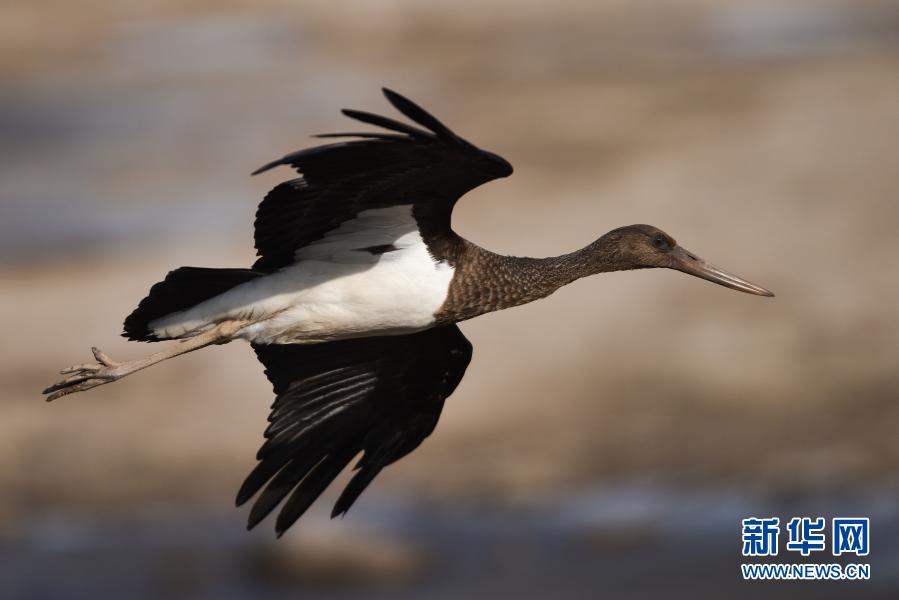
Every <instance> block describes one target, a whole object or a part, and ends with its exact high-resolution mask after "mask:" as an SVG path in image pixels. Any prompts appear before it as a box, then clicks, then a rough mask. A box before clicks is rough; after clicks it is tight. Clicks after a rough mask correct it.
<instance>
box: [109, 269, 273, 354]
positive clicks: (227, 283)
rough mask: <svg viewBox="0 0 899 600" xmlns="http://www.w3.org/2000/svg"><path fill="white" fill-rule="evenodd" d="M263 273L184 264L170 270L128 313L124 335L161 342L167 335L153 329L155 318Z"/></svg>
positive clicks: (191, 305)
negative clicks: (164, 335)
mask: <svg viewBox="0 0 899 600" xmlns="http://www.w3.org/2000/svg"><path fill="white" fill-rule="evenodd" d="M260 276H262V273H260V272H259V271H253V270H251V269H209V268H204V267H181V268H179V269H175V270H174V271H170V272H169V274H168V275H166V276H165V279H164V280H162V281H160V282H159V283H157V284H156V285H154V286H153V287H152V288H150V293H149V294H147V297H146V298H144V299H143V300H141V301H140V304H138V305H137V308H135V309H134V312H132V313H131V314H130V315H128V317H127V318H126V319H125V325H124V329H125V330H124V331H123V332H122V335H123V336H124V337H126V338H128V339H129V340H134V341H139V342H158V341H160V340H161V339H164V338H160V337H157V336H156V334H155V333H154V332H153V331H152V330H151V329H150V323H151V322H152V321H155V320H156V319H159V318H161V317H164V316H166V315H170V314H172V313H175V312H179V311H182V310H186V309H188V308H191V307H193V306H196V305H197V304H199V303H200V302H203V301H204V300H208V299H210V298H213V297H215V296H218V295H219V294H223V293H225V292H227V291H228V290H230V289H231V288H233V287H235V286H237V285H240V284H241V283H245V282H247V281H250V280H251V279H255V278H256V277H260Z"/></svg>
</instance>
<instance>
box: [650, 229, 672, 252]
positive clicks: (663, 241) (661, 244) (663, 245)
mask: <svg viewBox="0 0 899 600" xmlns="http://www.w3.org/2000/svg"><path fill="white" fill-rule="evenodd" d="M652 244H653V246H655V247H656V248H658V249H659V250H667V249H668V238H666V237H665V236H664V235H662V234H661V233H657V234H655V237H653V238H652Z"/></svg>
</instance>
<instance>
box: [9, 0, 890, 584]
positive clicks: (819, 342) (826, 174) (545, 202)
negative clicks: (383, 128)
mask: <svg viewBox="0 0 899 600" xmlns="http://www.w3.org/2000/svg"><path fill="white" fill-rule="evenodd" d="M0 74H2V81H3V85H2V89H0V132H2V135H0V314H3V315H4V316H5V319H6V324H5V325H4V334H3V336H2V341H0V344H2V346H0V383H2V390H3V392H2V394H3V395H2V403H0V490H2V492H0V595H2V596H3V597H4V598H17V597H21V598H45V597H46V598H52V597H76V598H77V597H84V598H88V597H89V598H95V597H98V596H103V595H105V594H109V595H112V596H117V597H125V596H127V597H131V598H140V597H159V596H165V597H201V598H202V597H207V598H251V597H252V598H257V597H275V598H278V597H297V595H298V594H300V595H301V596H302V597H314V596H322V597H327V598H330V597H341V598H343V597H356V596H362V597H389V598H394V597H414V598H423V597H432V598H455V597H459V596H460V595H462V594H465V595H468V596H484V597H503V596H514V595H518V596H522V597H542V596H545V595H549V594H552V595H553V596H555V597H584V596H595V595H600V594H605V595H607V596H608V597H622V596H624V597H630V598H636V597H655V596H658V595H660V594H662V593H664V595H665V596H667V597H680V596H685V597H696V596H697V595H700V596H702V595H712V594H723V593H727V594H729V595H730V596H731V597H735V598H740V597H750V596H753V595H755V594H757V593H759V592H762V591H764V592H765V593H768V594H783V595H789V596H791V597H797V596H809V597H812V596H814V597H844V596H847V595H852V596H853V597H861V596H871V597H884V598H888V597H892V598H895V597H896V592H897V589H899V503H897V500H899V477H897V473H899V436H897V435H896V432H895V430H896V425H897V423H899V370H897V366H899V310H897V308H896V307H897V306H899V281H897V274H899V249H897V248H899V246H897V244H899V238H897V235H896V226H897V223H899V2H895V1H886V0H777V1H775V0H761V1H753V2H749V1H743V2H738V1H733V2H729V1H725V0H681V1H678V2H665V3H660V2H656V1H654V0H628V1H623V0H592V1H587V0H561V1H557V2H553V3H548V2H537V1H533V0H528V1H517V2H511V1H510V2H502V1H487V0H478V1H476V2H475V1H472V0H466V1H462V2H448V1H438V2H429V3H419V2H412V1H402V0H394V1H375V0H369V1H367V2H355V3H347V4H341V3H335V2H325V1H319V2H303V3H299V2H286V1H270V0H263V1H253V2H251V1H250V0H228V1H226V2H207V1H203V0H195V1H191V2H144V3H140V2H124V1H122V2H100V1H97V0H88V1H85V2H78V3H73V2H62V1H59V0H55V1H54V0H45V1H42V2H25V1H22V0H19V1H15V0H13V1H12V2H5V3H3V5H2V7H0ZM382 85H387V86H389V87H392V88H394V89H396V90H398V91H400V92H401V93H404V94H407V95H409V96H410V97H411V98H413V99H414V100H416V101H418V102H420V103H421V104H422V105H423V106H425V107H426V108H428V109H429V110H432V111H433V112H434V113H435V114H436V115H438V116H439V117H440V118H441V119H443V120H444V121H445V122H446V123H447V124H449V125H450V126H451V127H452V128H454V129H455V130H456V131H457V132H459V133H460V134H461V135H463V136H464V137H466V138H468V139H469V140H471V141H472V142H474V143H476V144H478V145H480V146H481V147H483V148H486V149H489V150H492V151H495V152H497V153H499V154H501V155H503V156H504V157H506V158H507V159H509V161H510V162H512V163H513V164H514V165H515V167H516V173H515V175H514V177H511V178H509V179H505V180H501V181H497V182H494V183H491V184H489V185H487V186H485V187H483V188H481V189H478V190H476V191H474V192H473V193H471V194H469V195H468V196H467V197H466V198H465V199H464V200H463V201H462V202H461V203H460V204H459V206H458V207H457V210H456V213H455V219H454V226H455V228H456V229H457V231H459V232H460V233H461V234H462V235H464V236H466V237H468V238H469V239H472V240H473V241H475V242H477V243H479V244H481V245H483V246H486V247H488V248H490V249H492V250H496V251H499V252H505V253H510V254H520V255H521V254H523V255H547V254H558V253H562V252H567V251H570V250H572V249H574V248H576V247H580V246H582V245H584V244H586V243H588V242H590V241H592V240H593V239H595V238H596V237H598V236H599V235H600V234H601V233H603V232H605V231H607V230H609V229H612V228H614V227H617V226H620V225H625V224H631V223H651V224H653V225H657V226H659V227H662V228H664V229H665V230H666V231H668V232H669V233H671V234H672V235H674V236H675V237H676V238H677V239H678V241H679V242H680V243H682V244H683V245H684V246H685V247H687V248H689V249H690V250H692V251H694V252H696V253H697V254H699V255H700V256H702V257H704V258H707V259H709V260H711V261H712V262H714V263H716V264H719V265H721V266H723V267H725V268H727V269H729V270H732V271H734V272H736V273H738V274H740V275H742V276H745V277H747V278H748V279H750V280H752V281H756V282H758V283H760V284H762V285H765V286H767V287H770V288H771V289H773V290H774V291H775V292H776V293H777V298H775V299H773V300H766V299H761V298H758V297H752V296H748V295H744V294H738V293H735V292H731V291H729V290H726V289H724V288H721V287H717V286H713V285H711V284H708V283H705V282H701V281H699V280H696V279H693V278H688V277H685V276H683V275H681V274H678V273H674V272H667V271H665V272H660V271H642V272H634V273H619V274H612V275H605V276H600V277H594V278H591V279H588V280H583V281H580V282H578V283H576V284H574V285H572V286H570V287H568V288H566V289H564V290H562V291H560V292H558V293H557V294H555V295H554V296H552V297H550V298H549V299H547V300H544V301H542V302H539V303H536V304H533V305H529V306H526V307H521V308H518V309H514V310H510V311H506V312H502V313H498V314H494V315H489V316H486V317H483V318H480V319H477V320H475V321H472V322H469V323H464V324H463V325H462V329H463V330H464V332H465V333H466V335H467V336H468V337H469V338H470V339H471V340H472V342H473V343H474V346H475V355H474V361H473V362H472V365H471V367H470V368H469V370H468V374H467V376H466V378H465V380H464V381H463V383H462V385H461V386H460V387H459V389H458V391H457V392H456V394H455V395H454V396H453V397H452V398H451V399H450V400H449V401H448V402H447V404H446V408H445V410H444V413H443V417H442V420H441V422H440V425H439V426H438V428H437V430H436V431H435V433H434V435H433V436H432V437H431V438H429V439H428V440H427V441H426V442H425V443H424V444H423V445H422V447H421V448H420V449H419V450H418V451H416V452H415V453H414V454H412V455H410V456H409V457H408V458H406V459H404V460H403V461H401V462H400V463H398V464H396V465H394V466H392V467H391V468H389V469H388V470H387V471H386V472H385V473H383V474H382V475H381V476H380V477H379V479H378V480H377V481H376V483H375V484H374V485H373V486H372V487H371V488H370V489H369V491H367V492H366V494H365V495H363V497H362V499H361V500H360V502H358V503H357V505H356V506H355V507H354V508H353V510H352V511H351V512H350V513H349V515H348V516H347V517H346V518H345V519H342V520H336V521H330V520H329V519H328V514H329V512H330V506H331V504H332V503H333V501H334V499H335V498H336V493H337V492H338V491H339V488H340V487H341V486H338V485H335V486H332V489H330V490H329V491H328V492H327V493H326V495H325V496H324V497H323V498H322V499H321V500H320V501H319V502H318V503H317V504H316V505H315V506H314V507H313V508H312V509H311V510H310V512H309V513H308V514H307V515H306V517H304V519H303V520H302V521H300V523H299V524H298V525H297V526H295V527H294V528H293V529H292V530H291V531H290V532H289V533H288V534H287V535H286V536H285V537H284V538H283V539H282V540H280V541H275V539H274V534H273V531H272V527H273V526H272V523H271V522H269V521H266V522H264V523H263V524H262V525H261V526H260V527H258V528H257V529H256V530H254V531H253V532H251V533H246V532H245V531H244V527H243V525H244V519H245V518H246V512H247V511H246V510H245V508H244V509H240V510H235V509H234V507H233V497H234V494H235V493H236V490H237V488H238V486H239V484H240V483H241V482H242V480H243V478H244V476H245V475H246V474H247V472H248V471H249V470H250V469H251V468H252V467H253V465H254V463H255V461H254V454H255V451H256V449H257V447H258V445H259V444H260V442H261V439H262V430H263V428H264V425H265V419H266V416H267V412H268V407H269V404H270V402H271V400H272V394H271V388H270V385H269V383H268V382H267V381H266V379H265V377H264V376H263V374H262V367H261V366H260V365H259V364H257V362H256V361H255V359H254V358H253V356H252V353H251V352H250V350H249V348H247V347H246V346H244V345H241V344H231V345H228V346H224V347H217V348H210V349H206V350H204V351H203V352H199V353H196V354H194V355H189V356H185V357H182V358H179V359H178V360H176V361H171V362H170V363H165V364H163V365H161V366H158V367H154V368H153V369H150V370H148V371H145V372H143V373H141V374H139V375H135V376H134V377H129V378H128V379H127V380H125V381H122V382H120V383H117V384H115V385H112V386H106V387H102V388H99V389H97V390H94V391H91V392H90V393H88V394H80V395H76V396H69V397H65V398H63V399H61V400H59V401H58V402H55V403H53V404H51V405H47V404H45V403H44V402H43V401H42V399H41V396H40V393H39V391H40V389H42V388H43V387H44V386H46V385H48V384H49V383H51V382H53V381H55V380H56V379H58V376H57V371H58V370H59V369H60V368H62V367H64V366H67V365H70V364H74V363H78V362H83V361H85V360H87V359H88V358H90V355H89V347H90V346H91V345H97V346H99V347H101V348H103V349H104V350H105V351H106V352H108V353H109V354H110V355H112V356H113V357H115V358H119V359H130V358H135V357H138V356H140V355H143V354H144V353H146V352H148V351H150V350H151V348H150V347H149V346H146V345H140V344H135V343H127V342H126V341H125V340H124V339H123V338H120V337H118V333H119V332H120V330H121V322H122V320H123V318H124V316H125V315H126V314H128V313H129V312H130V311H131V309H132V308H133V307H134V306H135V305H136V303H137V302H138V301H139V300H140V299H141V298H142V297H143V296H144V294H145V292H146V291H147V289H148V288H149V286H150V285H151V284H152V283H154V282H156V281H158V280H159V279H161V277H162V276H163V275H164V274H165V272H167V271H168V270H170V269H171V268H173V267H177V266H180V265H198V266H246V265H249V264H250V263H251V262H252V261H253V249H252V227H251V224H252V220H253V214H254V211H255V208H256V205H257V203H258V202H259V201H260V199H261V198H262V197H263V195H264V194H265V193H266V191H267V190H268V189H269V188H271V187H272V186H274V185H275V184H276V183H277V182H279V181H280V180H282V179H286V178H288V177H290V173H289V172H288V171H286V170H277V171H275V172H272V173H266V174H265V175H263V176H259V177H255V178H250V177H249V176H248V174H249V172H250V171H252V170H253V169H254V168H256V167H257V166H259V165H261V164H263V163H265V162H267V161H268V160H270V159H273V158H276V157H279V156H281V155H283V154H285V153H286V152H289V151H293V150H296V149H298V148H301V147H305V146H308V145H311V144H313V143H315V142H314V140H311V139H309V138H308V135H310V134H312V133H321V132H328V131H342V130H346V129H347V128H350V129H352V128H353V127H354V126H350V125H348V121H346V120H345V119H344V118H342V117H341V115H340V114H339V112H338V109H339V108H342V107H352V108H359V109H366V110H371V111H374V112H382V113H383V112H387V113H389V112H390V110H389V107H388V105H387V103H386V101H385V100H384V99H383V98H382V97H381V95H380V91H379V89H380V86H382ZM345 481H346V478H345V477H341V478H340V479H339V481H338V483H342V482H345ZM817 515H821V516H826V517H828V518H830V517H833V516H870V517H871V519H872V525H871V527H872V542H871V543H872V551H871V555H870V557H868V558H869V562H870V563H871V565H872V580H871V581H869V582H846V583H834V582H828V583H820V584H811V583H801V584H800V583H794V584H785V583H780V584H764V585H763V584H759V583H746V582H743V581H742V580H741V578H740V574H739V568H738V564H739V563H740V562H741V557H740V547H741V542H740V519H742V518H744V517H748V516H780V517H781V518H782V519H783V520H785V519H789V518H790V517H792V516H817ZM782 538H783V535H782ZM779 559H780V560H782V561H787V562H799V561H800V557H798V555H795V554H792V553H783V552H782V553H781V555H780V557H779ZM813 560H814V561H816V562H831V561H832V560H833V559H832V558H831V557H829V556H826V557H824V558H820V559H818V558H813Z"/></svg>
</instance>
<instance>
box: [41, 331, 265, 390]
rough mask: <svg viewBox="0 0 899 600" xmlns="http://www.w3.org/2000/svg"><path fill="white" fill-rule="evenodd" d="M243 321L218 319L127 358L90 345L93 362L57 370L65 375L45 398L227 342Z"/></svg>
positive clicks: (116, 378) (100, 382)
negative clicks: (119, 359)
mask: <svg viewBox="0 0 899 600" xmlns="http://www.w3.org/2000/svg"><path fill="white" fill-rule="evenodd" d="M246 325H247V323H246V322H243V321H225V322H223V323H219V324H218V325H216V326H215V327H214V328H213V329H210V330H209V331H206V332H203V333H201V334H199V335H196V336H194V337H192V338H188V339H186V340H184V341H181V342H178V343H177V344H176V345H174V346H172V347H170V348H167V349H165V350H162V351H161V352H156V353H155V354H151V355H150V356H147V357H145V358H140V359H137V360H130V361H127V362H117V361H114V360H112V359H111V358H109V356H107V355H106V353H104V352H103V351H102V350H100V349H99V348H91V352H93V354H94V358H95V359H97V362H95V363H85V364H81V365H75V366H73V367H69V368H67V369H63V370H62V371H60V374H61V375H68V377H66V378H65V379H63V380H62V381H59V382H58V383H54V384H53V385H51V386H50V387H48V388H47V389H45V390H44V391H43V393H44V394H48V396H47V401H48V402H49V401H50V400H56V399H57V398H59V397H60V396H65V395H66V394H72V393H74V392H83V391H85V390H89V389H91V388H95V387H97V386H99V385H103V384H105V383H111V382H113V381H118V380H119V379H121V378H122V377H125V376H126V375H130V374H131V373H134V372H136V371H140V370H141V369H146V368H147V367H149V366H152V365H155V364H156V363H160V362H162V361H164V360H168V359H169V358H174V357H175V356H180V355H182V354H187V353H188V352H193V351H194V350H199V349H200V348H205V347H206V346H210V345H212V344H224V343H227V342H230V341H231V340H232V339H233V338H234V334H235V333H237V332H238V331H240V330H241V329H242V328H243V327H244V326H246Z"/></svg>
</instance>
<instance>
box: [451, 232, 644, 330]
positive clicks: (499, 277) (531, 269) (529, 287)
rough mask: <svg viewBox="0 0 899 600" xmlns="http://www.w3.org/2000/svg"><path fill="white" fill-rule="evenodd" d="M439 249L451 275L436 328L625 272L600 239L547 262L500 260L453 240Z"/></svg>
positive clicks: (610, 247)
mask: <svg viewBox="0 0 899 600" xmlns="http://www.w3.org/2000/svg"><path fill="white" fill-rule="evenodd" d="M444 248H445V249H446V250H447V251H446V252H442V253H441V254H442V255H441V256H440V258H441V259H443V260H447V261H448V262H449V263H450V264H452V265H453V267H454V268H455V273H454V275H453V279H452V282H451V283H450V287H449V293H448V295H447V298H446V301H445V302H444V303H443V306H441V307H440V310H439V311H438V312H437V313H436V314H435V319H436V321H437V323H438V324H441V325H443V324H448V323H455V322H457V321H464V320H466V319H471V318H472V317H476V316H478V315H482V314H484V313H488V312H493V311H496V310H502V309H504V308H511V307H513V306H519V305H521V304H526V303H528V302H533V301H534V300H539V299H540V298H545V297H546V296H549V295H550V294H552V293H553V292H555V291H556V290H557V289H559V288H560V287H562V286H565V285H568V284H569V283H571V282H572V281H575V280H577V279H580V278H581V277H586V276H587V275H593V274H595V273H601V272H607V271H617V270H621V269H625V268H629V267H628V266H627V265H625V263H624V262H622V261H620V260H618V258H617V256H616V254H615V252H614V243H612V241H611V240H605V239H604V238H600V239H599V240H597V241H596V242H594V243H592V244H590V245H589V246H586V247H584V248H581V249H580V250H576V251H574V252H571V253H570V254H563V255H562V256H551V257H548V258H528V257H518V256H502V255H499V254H495V253H493V252H490V251H488V250H485V249H484V248H481V247H480V246H477V245H476V244H473V243H471V242H469V241H467V240H464V239H462V238H460V237H458V236H454V238H453V240H452V241H450V240H446V244H445V246H444Z"/></svg>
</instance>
